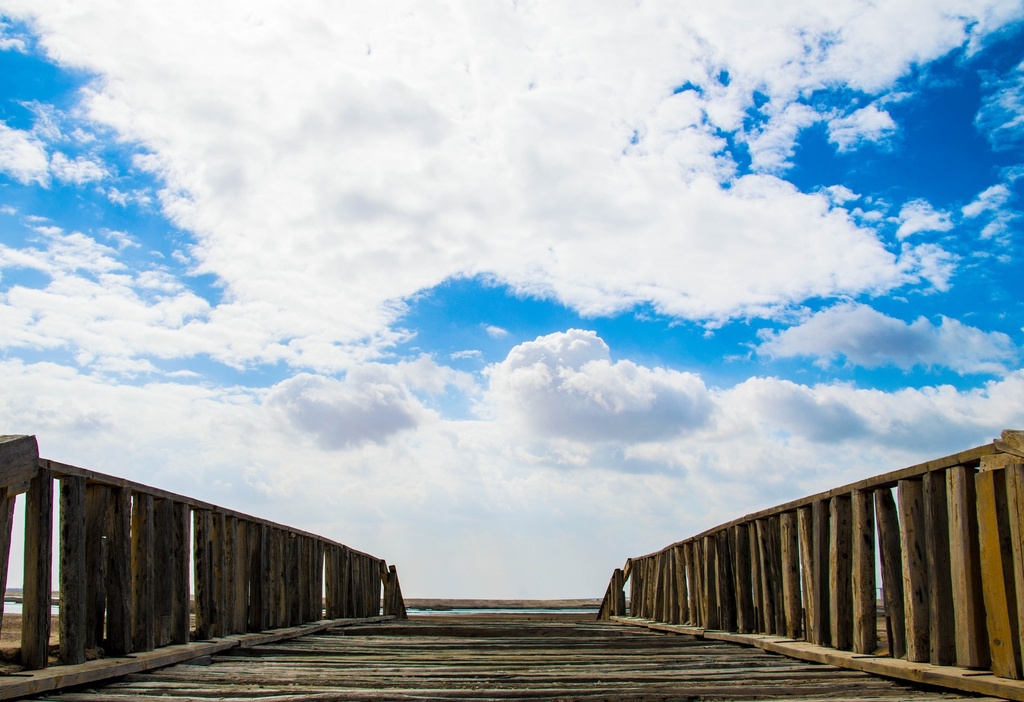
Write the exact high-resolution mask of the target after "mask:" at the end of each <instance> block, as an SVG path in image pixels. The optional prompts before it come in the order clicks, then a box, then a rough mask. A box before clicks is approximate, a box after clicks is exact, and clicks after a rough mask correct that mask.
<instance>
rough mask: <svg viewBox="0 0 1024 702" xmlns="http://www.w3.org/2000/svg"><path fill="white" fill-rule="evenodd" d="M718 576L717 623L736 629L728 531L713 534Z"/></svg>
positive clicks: (733, 578) (734, 583)
mask: <svg viewBox="0 0 1024 702" xmlns="http://www.w3.org/2000/svg"><path fill="white" fill-rule="evenodd" d="M715 540H716V542H717V543H716V550H717V560H718V563H717V566H718V567H717V576H718V586H717V590H718V612H719V614H718V625H719V626H720V627H721V628H723V629H725V630H726V631H736V581H735V576H734V575H733V554H732V549H731V548H730V547H729V531H728V530H727V529H725V530H722V531H720V532H718V533H717V534H715Z"/></svg>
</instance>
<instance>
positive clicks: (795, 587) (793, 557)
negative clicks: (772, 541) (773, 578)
mask: <svg viewBox="0 0 1024 702" xmlns="http://www.w3.org/2000/svg"><path fill="white" fill-rule="evenodd" d="M779 527H780V540H781V546H782V610H783V614H784V615H785V622H786V629H785V634H786V636H788V637H790V638H792V639H797V638H800V637H801V636H802V635H803V626H802V624H803V608H802V607H801V599H800V533H799V529H798V527H797V517H796V512H783V513H782V514H781V515H780V516H779Z"/></svg>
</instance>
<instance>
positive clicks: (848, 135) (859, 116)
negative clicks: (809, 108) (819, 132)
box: [828, 105, 896, 151]
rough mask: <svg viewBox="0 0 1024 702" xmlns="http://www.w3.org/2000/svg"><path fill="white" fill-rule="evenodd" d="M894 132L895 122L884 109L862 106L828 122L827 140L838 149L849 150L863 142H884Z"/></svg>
mask: <svg viewBox="0 0 1024 702" xmlns="http://www.w3.org/2000/svg"><path fill="white" fill-rule="evenodd" d="M895 132H896V122H895V121H893V118H892V116H890V115H889V113H888V112H886V111H885V110H879V109H878V107H877V106H876V105H868V106H867V107H862V108H861V109H859V110H857V111H856V112H854V113H852V114H849V115H846V116H844V117H836V118H834V119H832V120H830V121H829V123H828V138H829V141H831V142H832V143H834V144H836V145H837V146H838V147H839V150H840V151H851V150H853V149H855V148H857V147H858V146H860V145H861V144H864V143H879V142H884V141H885V140H886V139H888V138H889V137H891V136H892V135H893V134H894V133H895Z"/></svg>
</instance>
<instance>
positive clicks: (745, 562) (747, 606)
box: [729, 524, 757, 633]
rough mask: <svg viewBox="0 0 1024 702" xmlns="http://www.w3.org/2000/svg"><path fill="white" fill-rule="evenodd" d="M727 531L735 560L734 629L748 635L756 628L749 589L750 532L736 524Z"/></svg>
mask: <svg viewBox="0 0 1024 702" xmlns="http://www.w3.org/2000/svg"><path fill="white" fill-rule="evenodd" d="M729 531H730V532H731V537H732V550H733V553H734V554H735V556H734V557H735V559H736V571H735V576H736V629H737V631H740V632H743V633H748V632H752V631H754V630H755V627H756V626H757V620H756V619H755V614H754V597H753V588H752V587H751V564H750V531H749V530H748V529H747V525H746V524H737V525H735V526H733V527H731V528H730V530H729Z"/></svg>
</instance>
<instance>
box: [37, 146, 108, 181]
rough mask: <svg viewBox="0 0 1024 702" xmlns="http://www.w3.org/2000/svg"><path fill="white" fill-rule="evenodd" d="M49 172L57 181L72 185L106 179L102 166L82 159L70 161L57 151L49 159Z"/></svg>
mask: <svg viewBox="0 0 1024 702" xmlns="http://www.w3.org/2000/svg"><path fill="white" fill-rule="evenodd" d="M50 171H51V172H52V173H53V177H54V178H56V179H57V180H59V181H61V182H63V183H71V184H73V185H84V184H86V183H91V182H93V181H98V180H103V179H104V178H106V177H107V169H106V168H105V167H104V166H103V164H101V163H98V162H97V161H94V160H92V159H89V158H83V157H78V158H76V159H70V158H68V157H67V156H66V155H64V154H62V153H60V152H59V151H58V152H57V153H55V154H54V155H53V158H51V159H50Z"/></svg>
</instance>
